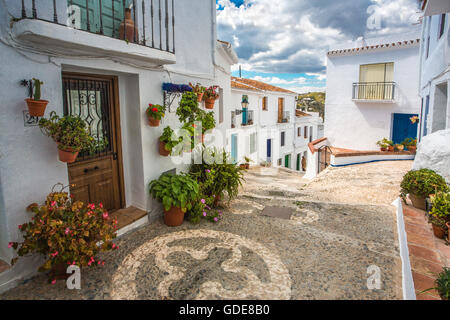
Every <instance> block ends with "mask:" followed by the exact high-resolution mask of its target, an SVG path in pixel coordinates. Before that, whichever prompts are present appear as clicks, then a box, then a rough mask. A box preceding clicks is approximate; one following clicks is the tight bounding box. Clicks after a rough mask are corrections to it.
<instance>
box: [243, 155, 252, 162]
mask: <svg viewBox="0 0 450 320" xmlns="http://www.w3.org/2000/svg"><path fill="white" fill-rule="evenodd" d="M244 161H245V163H250V162H253V161H252V159H250V158H249V157H247V156H245V157H244Z"/></svg>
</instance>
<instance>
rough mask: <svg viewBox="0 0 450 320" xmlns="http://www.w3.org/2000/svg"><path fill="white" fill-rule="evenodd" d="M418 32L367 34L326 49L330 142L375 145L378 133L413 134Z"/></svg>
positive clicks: (417, 102) (417, 106)
mask: <svg viewBox="0 0 450 320" xmlns="http://www.w3.org/2000/svg"><path fill="white" fill-rule="evenodd" d="M419 38H420V36H419V35H418V33H417V32H413V33H411V34H404V35H399V36H391V37H384V38H379V39H378V38H377V39H366V40H362V41H358V42H356V43H355V44H354V45H353V46H350V47H349V48H346V49H344V48H342V49H340V48H334V49H331V50H330V51H329V52H328V54H327V89H326V101H325V132H324V136H325V137H326V138H327V139H328V141H329V144H330V145H332V146H334V147H338V148H346V149H354V150H376V149H378V147H377V145H376V142H377V141H378V140H381V139H382V138H387V139H389V140H393V141H394V143H401V142H402V141H403V140H404V139H405V138H416V137H417V123H416V124H414V123H412V122H411V120H410V118H411V117H413V116H419V114H420V99H419V98H418V95H417V90H418V79H419V70H418V68H417V65H418V63H419V44H420V40H419Z"/></svg>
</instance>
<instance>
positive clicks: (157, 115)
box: [146, 103, 166, 127]
mask: <svg viewBox="0 0 450 320" xmlns="http://www.w3.org/2000/svg"><path fill="white" fill-rule="evenodd" d="M165 112H166V107H164V106H161V105H159V104H151V103H150V104H149V105H148V108H147V111H146V113H147V117H148V124H149V125H150V126H151V127H158V126H159V123H160V121H161V119H162V118H163V117H164V114H165Z"/></svg>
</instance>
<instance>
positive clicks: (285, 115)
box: [278, 111, 291, 123]
mask: <svg viewBox="0 0 450 320" xmlns="http://www.w3.org/2000/svg"><path fill="white" fill-rule="evenodd" d="M290 120H291V115H290V113H289V111H283V112H282V113H281V114H279V116H278V123H287V122H289V121H290Z"/></svg>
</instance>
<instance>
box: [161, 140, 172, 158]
mask: <svg viewBox="0 0 450 320" xmlns="http://www.w3.org/2000/svg"><path fill="white" fill-rule="evenodd" d="M159 154H160V155H162V156H163V157H168V156H169V154H170V151H168V150H167V149H166V143H165V142H162V141H161V140H159Z"/></svg>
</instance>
